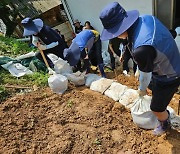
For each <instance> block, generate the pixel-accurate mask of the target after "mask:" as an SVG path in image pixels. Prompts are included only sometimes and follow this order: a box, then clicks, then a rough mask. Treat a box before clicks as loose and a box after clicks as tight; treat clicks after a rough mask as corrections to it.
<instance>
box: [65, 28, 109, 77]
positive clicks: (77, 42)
mask: <svg viewBox="0 0 180 154" xmlns="http://www.w3.org/2000/svg"><path fill="white" fill-rule="evenodd" d="M101 48H102V47H101V40H100V35H99V33H98V32H97V31H96V30H83V31H82V32H80V33H79V34H77V35H76V37H75V38H74V39H73V40H72V44H71V46H70V47H69V48H68V49H65V50H64V57H65V59H66V60H67V61H68V62H69V64H70V65H71V66H75V65H77V63H78V62H79V61H80V60H83V62H84V64H85V68H84V69H86V70H87V73H89V69H90V62H89V61H91V62H92V60H94V58H95V61H96V64H97V65H98V67H99V70H100V73H101V76H102V77H106V74H105V72H104V64H103V58H102V50H101Z"/></svg>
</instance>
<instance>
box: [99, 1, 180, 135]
mask: <svg viewBox="0 0 180 154" xmlns="http://www.w3.org/2000/svg"><path fill="white" fill-rule="evenodd" d="M100 20H101V22H102V25H103V27H104V29H103V31H102V34H101V40H109V39H112V38H115V37H118V38H120V39H128V47H129V49H130V52H131V55H132V57H133V58H134V61H135V62H136V63H137V65H138V68H139V70H140V71H141V72H143V73H144V75H143V76H146V77H147V76H148V75H149V76H150V75H151V74H152V76H153V77H152V81H153V87H152V100H151V106H150V107H151V110H152V111H153V113H154V114H155V115H156V117H157V119H158V121H159V125H158V126H157V128H155V129H154V131H153V133H154V134H155V135H161V134H163V133H164V132H166V131H167V130H168V129H169V128H170V115H169V111H168V110H167V106H168V104H169V102H170V101H171V99H172V97H173V95H174V93H175V92H176V91H177V89H178V87H179V85H180V52H179V50H178V48H177V44H176V43H175V41H174V39H173V37H172V35H171V33H170V32H169V30H168V29H167V28H166V27H165V26H164V25H163V24H162V23H161V22H160V21H159V20H158V19H157V18H156V17H154V16H152V15H143V16H139V12H138V11H137V10H132V11H125V10H124V8H123V7H122V6H121V5H120V4H119V3H118V2H113V3H110V4H109V5H107V6H106V7H105V8H104V9H103V10H102V11H101V13H100ZM145 74H146V75H145ZM140 76H141V75H140ZM146 79H148V80H146V82H143V83H141V81H144V80H143V79H141V80H140V88H139V94H140V96H143V95H145V94H146V88H147V86H148V85H149V82H150V80H151V77H148V78H146Z"/></svg>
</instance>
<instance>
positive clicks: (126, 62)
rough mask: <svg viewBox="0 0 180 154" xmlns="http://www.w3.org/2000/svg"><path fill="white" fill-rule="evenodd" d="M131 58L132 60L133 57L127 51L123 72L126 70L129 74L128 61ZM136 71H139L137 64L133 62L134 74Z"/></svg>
mask: <svg viewBox="0 0 180 154" xmlns="http://www.w3.org/2000/svg"><path fill="white" fill-rule="evenodd" d="M130 58H132V56H131V54H130V52H129V51H128V50H126V51H125V52H124V55H123V70H126V71H127V72H129V67H128V61H129V59H130ZM132 60H133V58H132ZM136 69H137V64H136V63H135V62H134V61H133V71H134V73H135V72H136Z"/></svg>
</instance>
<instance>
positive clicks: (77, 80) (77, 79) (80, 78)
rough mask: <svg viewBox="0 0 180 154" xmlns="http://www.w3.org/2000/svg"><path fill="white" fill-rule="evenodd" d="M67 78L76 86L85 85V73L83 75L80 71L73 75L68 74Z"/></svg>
mask: <svg viewBox="0 0 180 154" xmlns="http://www.w3.org/2000/svg"><path fill="white" fill-rule="evenodd" d="M66 77H67V79H68V80H69V81H71V82H72V83H73V84H74V85H75V86H82V85H84V84H85V73H81V72H80V71H78V72H76V73H72V74H66Z"/></svg>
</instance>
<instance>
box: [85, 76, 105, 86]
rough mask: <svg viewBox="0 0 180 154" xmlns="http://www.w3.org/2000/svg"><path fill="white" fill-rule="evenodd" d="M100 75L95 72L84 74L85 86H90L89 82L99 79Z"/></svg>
mask: <svg viewBox="0 0 180 154" xmlns="http://www.w3.org/2000/svg"><path fill="white" fill-rule="evenodd" d="M101 78H102V77H100V76H98V75H96V74H87V75H86V76H85V85H86V86H87V87H90V86H91V83H92V82H93V81H97V80H99V79H101Z"/></svg>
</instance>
